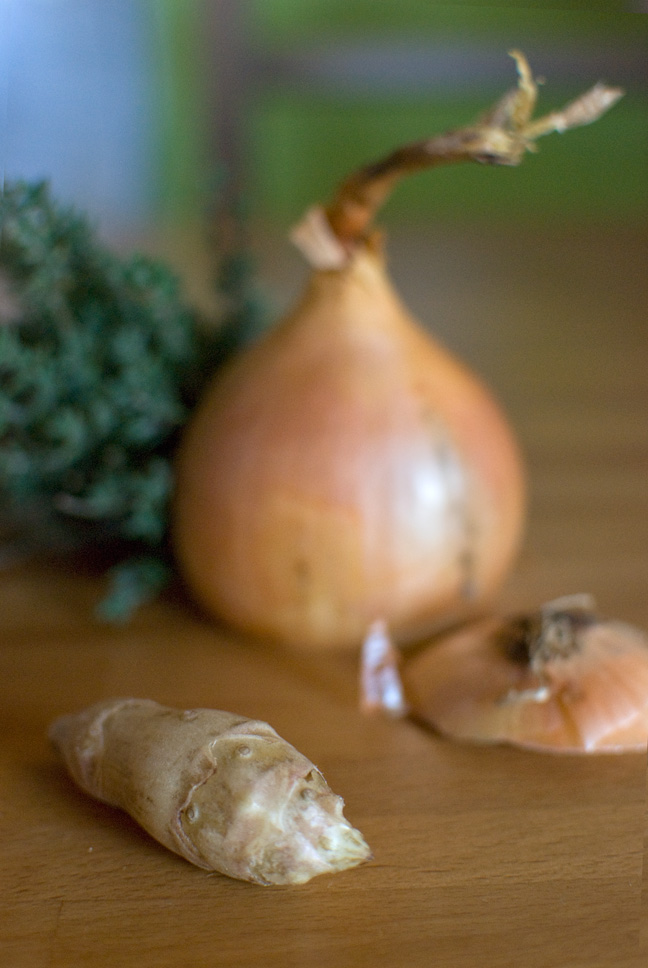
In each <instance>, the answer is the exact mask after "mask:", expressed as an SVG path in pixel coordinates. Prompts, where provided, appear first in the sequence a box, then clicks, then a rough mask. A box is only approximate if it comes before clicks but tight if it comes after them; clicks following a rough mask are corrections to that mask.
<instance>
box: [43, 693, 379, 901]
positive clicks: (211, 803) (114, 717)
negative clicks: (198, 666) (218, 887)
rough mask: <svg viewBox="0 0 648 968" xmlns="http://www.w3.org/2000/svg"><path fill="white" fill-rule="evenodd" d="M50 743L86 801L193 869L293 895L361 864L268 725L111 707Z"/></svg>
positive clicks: (354, 846)
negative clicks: (110, 809)
mask: <svg viewBox="0 0 648 968" xmlns="http://www.w3.org/2000/svg"><path fill="white" fill-rule="evenodd" d="M50 738H51V739H52V742H53V743H54V746H55V747H56V748H57V749H58V751H59V753H60V754H61V756H62V757H63V760H64V761H65V763H66V765H67V768H68V770H69V772H70V774H71V776H72V777H73V779H74V780H75V781H76V782H77V783H78V784H79V786H80V787H82V789H83V790H85V792H86V793H89V794H90V795H91V796H93V797H96V798H97V799H99V800H103V801H104V802H106V803H108V804H111V805H112V806H116V807H120V808H122V809H123V810H125V811H126V812H127V813H129V814H130V816H131V817H133V819H135V820H136V821H137V822H138V823H139V824H140V825H141V826H142V827H143V828H144V829H145V830H147V831H148V832H149V833H150V834H151V835H152V836H153V837H155V839H156V840H158V841H159V842H160V843H162V844H164V846H165V847H168V848H169V849H170V850H172V851H174V852H175V853H177V854H180V855H181V856H182V857H184V858H186V859H187V860H188V861H191V863H193V864H196V865H197V866H198V867H203V868H205V869H207V870H215V871H220V872H221V873H223V874H227V875H229V876H230V877H234V878H238V879H240V880H247V881H253V882H255V883H257V884H302V883H304V882H305V881H308V880H310V879H311V877H314V876H315V875H316V874H323V873H330V872H334V871H339V870H344V869H346V868H348V867H354V866H356V865H357V864H360V863H361V862H362V861H364V860H367V859H368V857H369V856H370V851H369V847H368V846H367V844H366V843H365V841H364V839H363V837H362V835H361V834H360V833H359V831H357V830H355V829H354V828H353V827H352V826H351V825H350V824H349V823H348V822H347V820H346V819H345V818H344V816H343V814H342V808H343V806H344V803H343V801H342V799H341V798H340V797H338V796H336V795H335V794H334V793H333V792H332V791H331V789H330V788H329V786H328V785H327V783H326V781H325V779H324V777H323V776H322V774H321V773H320V772H319V770H318V769H317V768H316V767H315V766H314V765H313V764H312V763H311V762H310V760H308V759H307V758H306V757H305V756H303V755H302V754H301V753H299V752H298V751H297V750H296V749H295V748H294V747H293V746H290V744H289V743H287V742H286V741H285V740H283V739H282V738H281V737H280V736H279V735H278V734H277V733H276V732H275V730H274V729H272V727H271V726H269V725H268V724H267V723H263V722H259V721H257V720H251V719H246V718H245V717H244V716H237V715H235V714H233V713H228V712H220V711H217V710H212V709H190V710H186V711H182V710H178V709H170V708H168V707H166V706H161V705H159V704H158V703H156V702H153V701H152V700H146V699H115V700H109V701H106V702H101V703H98V704H97V705H95V706H91V707H90V708H89V709H86V710H84V711H83V712H80V713H78V714H77V715H71V716H63V717H61V718H60V719H57V720H56V721H55V722H54V723H53V724H52V726H51V728H50Z"/></svg>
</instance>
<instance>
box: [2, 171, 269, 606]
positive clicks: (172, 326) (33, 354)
mask: <svg viewBox="0 0 648 968" xmlns="http://www.w3.org/2000/svg"><path fill="white" fill-rule="evenodd" d="M0 283H1V284H2V289H3V290H4V299H3V300H0V509H2V510H0V524H3V527H4V530H5V532H6V531H7V528H8V522H9V521H11V528H12V531H13V533H14V537H15V536H16V534H17V535H18V540H20V541H22V542H24V543H27V544H32V545H39V544H40V545H42V544H46V545H50V546H61V545H64V544H68V545H69V544H76V543H79V542H106V541H115V540H119V541H126V542H128V544H129V549H130V554H129V557H128V559H127V560H125V562H124V564H123V565H121V566H118V568H117V569H116V570H114V571H113V573H112V580H113V581H112V590H111V592H110V593H109V595H108V597H107V599H106V600H105V601H104V602H103V604H102V611H103V614H104V615H107V616H111V617H114V618H120V617H125V616H126V615H127V614H128V613H129V612H130V611H132V609H133V608H134V607H135V606H136V605H137V604H138V603H139V601H140V600H142V599H144V598H147V597H150V596H151V595H152V594H154V593H156V592H157V590H158V589H159V588H160V587H161V586H162V585H163V584H164V583H165V582H166V580H167V578H168V577H169V574H170V571H171V569H172V563H171V559H170V555H169V551H168V509H169V501H170V497H171V493H172V489H173V472H172V455H173V450H174V447H175V445H176V442H177V437H178V433H179V431H180V429H181V428H182V426H183V424H184V422H185V421H186V419H187V417H188V415H189V412H190V410H191V407H192V405H193V404H194V402H195V401H196V399H197V397H198V396H199V394H200V389H201V387H202V385H203V383H204V381H205V380H206V378H207V376H208V375H210V374H211V373H213V371H214V369H215V368H216V367H217V366H219V365H220V364H221V363H222V362H223V361H224V360H225V358H226V357H228V356H229V355H230V354H231V353H232V352H234V351H235V350H236V349H237V348H238V346H239V345H241V344H242V343H243V342H244V341H245V340H246V339H247V338H248V337H249V334H250V333H251V332H252V331H255V330H256V329H257V328H258V326H259V325H260V322H259V319H260V310H259V304H258V300H256V297H255V294H254V290H253V287H252V286H251V283H250V273H249V267H248V265H247V262H246V261H245V259H243V258H242V257H240V256H238V255H237V256H234V257H231V258H230V259H228V260H226V261H225V262H224V263H223V265H222V266H221V273H220V281H219V285H220V287H221V289H222V291H223V293H224V295H225V296H226V297H227V299H226V304H227V306H228V311H227V313H226V314H225V315H224V318H223V319H221V320H216V321H215V320H211V321H206V320H203V319H202V318H201V317H200V315H199V314H198V313H197V312H196V311H195V310H194V309H192V308H191V307H190V306H189V305H188V304H187V303H186V302H185V300H184V299H183V297H182V294H181V291H180V286H179V283H178V280H177V278H176V276H175V275H174V274H173V273H172V272H171V271H170V270H169V269H168V268H167V267H166V266H165V265H163V264H162V263H160V262H158V261H154V260H151V259H148V258H144V257H142V256H133V257H130V258H125V259H122V258H119V257H117V256H116V255H115V254H113V253H112V252H111V251H109V250H108V248H106V247H105V246H104V245H102V244H101V243H100V242H99V240H98V238H97V236H96V233H95V232H94V231H93V229H92V228H91V226H90V225H89V222H88V220H87V219H86V218H85V217H84V216H83V215H81V214H79V213H77V212H76V211H74V210H73V209H71V208H65V207H62V206H59V205H58V204H57V203H56V202H55V201H54V200H53V199H52V198H51V195H50V192H49V188H48V186H47V184H46V183H38V184H25V183H15V184H10V185H5V187H4V189H3V190H2V192H1V193H0ZM207 323H209V324H207ZM3 510H4V518H5V520H4V522H2V520H1V519H2V517H3Z"/></svg>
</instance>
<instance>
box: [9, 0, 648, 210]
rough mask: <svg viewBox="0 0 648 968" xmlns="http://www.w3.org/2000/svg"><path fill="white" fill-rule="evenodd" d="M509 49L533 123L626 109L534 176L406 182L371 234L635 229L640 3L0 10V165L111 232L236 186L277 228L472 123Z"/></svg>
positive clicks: (97, 4) (642, 205) (643, 153)
mask: <svg viewBox="0 0 648 968" xmlns="http://www.w3.org/2000/svg"><path fill="white" fill-rule="evenodd" d="M644 9H645V7H644ZM511 47H517V48H520V49H522V50H523V51H524V52H525V53H526V54H527V56H528V58H529V61H530V63H531V66H532V68H533V70H534V73H535V74H536V75H545V76H546V79H547V83H546V87H545V88H544V89H542V90H541V97H540V106H539V110H540V111H541V113H544V112H545V111H548V110H551V109H552V108H554V107H557V106H559V105H561V104H562V103H563V102H564V101H565V100H567V99H569V98H571V97H573V96H575V95H577V94H579V93H580V92H582V91H583V90H584V89H585V88H586V87H589V86H590V85H591V84H593V83H594V82H595V81H597V80H599V79H601V80H604V81H606V82H608V83H610V84H621V85H622V86H624V87H625V88H626V90H627V94H626V97H625V98H624V99H623V100H622V101H621V103H620V104H619V105H617V106H616V107H615V109H614V110H613V111H612V112H610V114H609V115H608V116H606V118H605V119H604V120H602V121H601V122H599V123H598V124H596V125H594V126H593V127H590V128H585V129H581V130H578V131H575V132H572V133H570V135H569V137H566V138H565V139H561V138H560V137H559V136H556V135H554V136H552V137H548V138H546V139H543V140H542V141H541V142H540V145H539V148H540V157H541V159H542V160H541V161H539V160H538V159H536V158H529V159H527V162H526V163H525V164H524V165H523V166H522V167H521V168H519V169H516V170H510V169H504V170H498V171H495V172H492V173H490V174H489V175H488V177H486V178H485V177H484V172H483V171H481V170H480V169H479V168H478V167H477V166H462V167H457V168H455V169H442V170H439V171H437V172H436V173H435V174H434V176H433V177H428V176H426V175H419V176H416V177H415V178H412V179H411V180H409V181H408V182H407V183H406V184H403V185H402V186H401V187H399V189H398V191H397V192H396V193H395V195H394V197H393V199H392V200H391V201H390V202H389V203H388V211H386V213H385V219H390V220H392V221H394V222H408V223H417V224H420V223H425V222H428V221H429V220H431V219H434V220H436V221H444V220H453V221H458V222H461V221H466V220H468V221H470V220H488V219H493V218H498V219H502V220H512V219H523V220H525V221H542V222H547V221H556V220H560V219H569V220H577V221H580V220H582V221H597V220H598V221H600V220H605V221H608V222H609V221H610V220H614V221H621V222H624V223H637V222H641V221H643V220H645V217H646V212H647V209H648V188H647V185H648V179H647V178H646V171H647V170H648V169H647V164H646V162H647V161H648V77H647V71H646V55H647V51H648V16H647V14H646V13H645V12H642V4H641V2H637V3H634V4H633V3H627V2H625V3H622V2H613V0H612V2H597V0H589V2H588V3H587V4H583V3H574V2H563V3H561V4H555V3H550V2H544V3H542V2H526V3H523V2H519V0H500V2H499V3H497V4H489V3H481V4H477V3H467V2H454V3H431V2H429V0H397V2H395V0H381V2H377V0H238V2H237V0H93V2H92V3H89V2H87V0H2V2H1V3H0V109H1V110H0V162H1V163H2V168H3V173H4V175H5V176H6V177H8V178H16V177H29V178H31V177H50V178H51V180H52V182H53V186H54V190H55V192H57V194H58V195H59V196H62V197H63V198H65V199H67V200H71V201H75V202H77V203H78V204H80V205H82V206H83V207H85V208H86V209H89V210H90V211H91V212H92V213H93V214H95V215H96V217H97V219H98V220H99V221H100V222H102V223H103V222H108V223H115V224H117V225H119V224H121V223H129V222H137V221H139V222H156V221H160V220H165V221H166V220H168V219H174V220H182V221H188V222H191V221H195V220H196V219H200V218H202V217H203V216H204V213H205V212H206V211H207V210H208V208H209V206H210V205H211V203H212V202H213V198H214V192H215V186H216V185H218V184H222V179H223V174H224V172H226V171H228V170H230V169H233V170H234V173H235V175H236V179H237V183H238V187H239V189H240V191H241V193H242V195H243V198H244V200H245V203H246V206H247V208H248V210H249V211H250V212H251V214H252V215H253V217H255V218H258V219H260V220H262V221H264V222H270V223H273V224H277V225H279V226H284V225H286V224H289V223H290V222H292V221H293V220H294V219H295V218H297V217H298V216H299V215H300V213H301V212H302V210H303V209H304V207H305V206H307V205H308V204H310V203H312V202H315V201H318V200H324V201H325V200H326V199H327V198H328V197H329V195H330V193H331V192H332V190H333V188H334V187H335V185H336V183H337V182H338V181H339V180H340V179H341V178H342V177H343V176H344V175H345V174H347V173H348V172H349V171H350V170H352V169H353V168H355V167H356V166H358V165H360V164H362V163H364V162H366V161H370V160H373V159H374V158H377V157H380V156H381V155H382V154H384V153H386V152H387V151H389V150H390V149H391V148H393V147H395V146H396V145H397V144H399V143H402V142H407V141H411V140H417V139H419V138H421V137H425V136H428V135H432V134H434V133H437V132H439V131H441V130H444V129H446V128H449V127H457V126H459V125H462V124H465V123H469V122H470V121H472V120H473V119H474V118H475V117H476V116H478V115H479V113H480V112H481V111H482V110H483V109H484V108H486V107H487V106H488V105H489V104H490V103H491V102H492V101H493V100H494V99H495V98H497V97H498V95H499V94H501V93H502V92H503V91H504V90H505V89H506V88H507V87H508V86H511V85H512V84H513V83H514V82H515V67H514V63H513V61H512V60H511V59H510V58H509V57H508V56H507V51H508V50H509V49H510V48H511Z"/></svg>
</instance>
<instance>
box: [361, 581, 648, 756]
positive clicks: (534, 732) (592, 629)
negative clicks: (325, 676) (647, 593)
mask: <svg viewBox="0 0 648 968" xmlns="http://www.w3.org/2000/svg"><path fill="white" fill-rule="evenodd" d="M363 655H364V658H363V669H362V697H361V704H362V706H363V708H364V709H365V710H367V711H376V710H383V711H385V712H387V713H389V714H390V715H392V716H393V715H401V716H402V715H406V714H407V713H410V714H411V715H412V716H413V717H414V718H415V719H416V720H417V721H419V722H424V723H427V724H428V725H431V726H432V727H433V728H434V729H436V730H438V731H439V732H441V733H443V734H445V735H446V736H448V737H451V738H453V739H457V740H465V741H470V742H474V743H508V744H511V745H514V746H520V747H526V748H529V749H535V750H545V751H551V752H562V753H620V752H632V751H640V752H645V750H646V745H647V744H648V639H647V638H646V636H645V635H644V634H643V633H642V632H641V631H640V630H639V629H636V628H634V627H632V626H630V625H627V624H625V623H622V622H617V621H609V620H603V619H601V618H599V617H598V616H597V615H596V613H595V611H594V603H593V600H592V599H591V597H590V596H588V595H574V596H567V597H565V598H562V599H556V600H555V601H552V602H549V603H547V604H546V605H544V606H543V607H542V608H541V609H539V610H538V611H537V612H534V613H530V614H525V615H519V616H514V617H512V618H497V617H491V618H487V619H482V620H480V621H477V622H472V623H470V624H469V625H467V626H466V627H464V628H462V629H460V630H459V631H456V632H454V633H452V634H449V635H446V636H444V637H443V638H442V639H441V640H440V641H439V642H437V643H436V644H432V645H431V646H430V647H428V648H425V649H424V650H422V651H421V652H419V653H418V654H417V655H416V656H415V657H414V658H412V659H411V660H410V661H408V662H407V663H406V664H405V665H404V668H403V670H402V672H401V673H400V674H399V672H398V667H397V654H396V653H395V652H394V651H393V647H392V646H391V644H390V641H389V636H388V634H387V632H386V630H385V629H382V630H381V629H377V628H376V626H374V627H373V628H372V629H371V630H370V634H369V635H368V636H367V644H366V646H365V650H364V653H363ZM386 683H389V689H386V688H385V684H386ZM395 684H396V685H395ZM398 687H400V690H401V694H402V699H401V702H400V704H397V705H395V704H394V701H393V696H394V694H395V693H396V694H398Z"/></svg>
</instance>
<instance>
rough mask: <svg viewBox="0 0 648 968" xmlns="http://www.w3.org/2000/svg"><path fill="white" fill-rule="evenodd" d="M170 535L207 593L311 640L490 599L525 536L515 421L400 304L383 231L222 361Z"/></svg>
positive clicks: (419, 630) (353, 634)
mask: <svg viewBox="0 0 648 968" xmlns="http://www.w3.org/2000/svg"><path fill="white" fill-rule="evenodd" d="M176 474H177V478H176V480H177V485H176V497H175V502H174V507H173V515H172V519H173V520H172V535H173V542H174V549H175V553H176V556H177V560H178V564H179V567H180V570H181V572H182V573H183V575H184V577H185V579H186V582H187V584H188V586H189V588H190V590H191V592H192V594H193V595H194V597H195V598H196V599H197V601H198V602H199V603H200V604H201V605H202V606H203V607H204V608H205V609H206V610H207V612H209V613H211V614H212V615H214V616H216V617H217V618H219V619H221V620H224V621H226V622H227V623H229V624H231V625H232V626H234V627H235V628H237V629H239V630H242V631H244V632H246V633H251V634H253V635H255V636H261V637H269V638H272V639H277V640H281V641H282V642H284V643H287V644H290V645H294V646H296V647H299V648H304V649H307V648H336V647H348V646H351V647H357V646H358V645H359V644H360V643H361V641H362V639H363V636H364V634H365V631H366V628H367V626H368V625H369V624H370V623H371V622H372V621H373V620H374V619H375V618H377V617H380V618H382V619H383V620H384V621H385V622H386V623H387V624H388V626H389V628H390V630H391V632H392V634H394V635H395V636H396V637H397V638H398V639H399V640H400V641H407V640H411V639H414V638H417V637H419V636H421V635H422V634H425V633H427V632H429V631H430V630H432V629H433V628H435V627H437V626H438V625H439V623H440V622H447V621H452V620H454V619H456V618H457V617H459V616H461V615H466V614H470V613H472V612H475V611H476V610H480V609H481V608H482V607H483V606H484V604H485V603H486V602H488V601H489V600H490V598H491V597H492V596H493V594H494V593H495V592H496V590H497V589H498V587H499V585H500V583H501V581H502V579H503V577H504V576H505V575H506V573H507V570H508V569H509V567H510V565H511V562H512V560H513V558H514V555H515V552H516V550H517V548H518V544H519V541H520V536H521V530H522V524H523V517H524V482H523V472H522V467H521V461H520V458H519V455H518V450H517V447H516V444H515V441H514V439H513V435H512V433H511V431H510V429H509V427H508V425H507V423H506V420H505V419H504V417H503V416H502V414H501V412H500V410H499V409H498V407H497V405H496V404H495V402H494V401H493V399H492V397H491V396H490V394H489V393H488V391H487V390H486V389H485V388H484V387H483V386H482V384H481V383H480V382H479V381H478V380H477V379H476V378H475V377H474V376H473V375H472V374H471V373H470V372H469V371H468V370H467V369H466V368H465V367H463V366H462V365H461V364H460V363H459V362H458V361H457V360H455V359H454V358H453V357H452V356H451V355H450V354H449V353H447V352H446V350H445V349H443V348H442V347H441V346H440V345H439V344H437V343H436V342H435V341H434V340H433V339H432V338H430V337H429V336H428V335H427V334H426V333H425V332H424V331H423V329H422V328H421V327H420V326H419V325H418V323H416V322H415V321H414V320H413V319H412V317H411V316H410V315H409V313H408V312H407V310H406V309H405V308H404V306H403V305H402V303H401V302H400V300H399V299H398V297H397V295H396V294H395V292H394V290H393V288H392V286H391V284H390V282H389V280H388V278H387V276H386V273H385V270H384V266H383V260H382V256H381V254H380V253H379V252H378V251H376V248H375V247H374V246H373V245H371V244H366V245H362V246H358V247H357V248H356V250H355V251H354V252H353V253H352V255H351V256H350V258H349V261H348V264H347V265H346V266H344V267H343V268H342V269H339V270H334V271H315V272H314V273H313V274H312V277H311V280H310V282H309V285H308V287H307V290H306V292H305V294H304V296H303V298H302V300H301V302H300V303H299V305H298V306H297V307H296V308H295V310H294V311H293V312H292V313H291V314H290V315H288V316H287V317H286V318H285V319H284V320H283V321H282V322H281V323H280V324H278V325H277V327H276V328H274V329H273V330H272V331H271V332H270V333H269V334H268V335H267V336H266V337H265V338H264V339H262V340H261V341H259V342H258V343H257V344H256V345H254V346H252V347H251V348H250V349H249V350H247V351H245V352H244V353H242V354H241V355H240V356H239V357H238V358H237V359H235V360H234V361H233V363H232V364H231V365H230V367H229V369H227V370H226V371H224V372H223V373H221V374H220V375H219V377H218V378H217V380H216V381H215V382H214V384H213V385H212V387H211V388H210V389H208V391H207V393H206V394H205V396H204V398H203V400H202V401H201V403H200V404H199V405H198V407H197V409H196V411H195V413H194V415H193V416H192V419H191V420H190V422H189V425H188V427H187V428H186V431H185V434H184V437H183V441H182V443H181V446H180V448H179V454H178V460H177V465H176Z"/></svg>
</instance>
